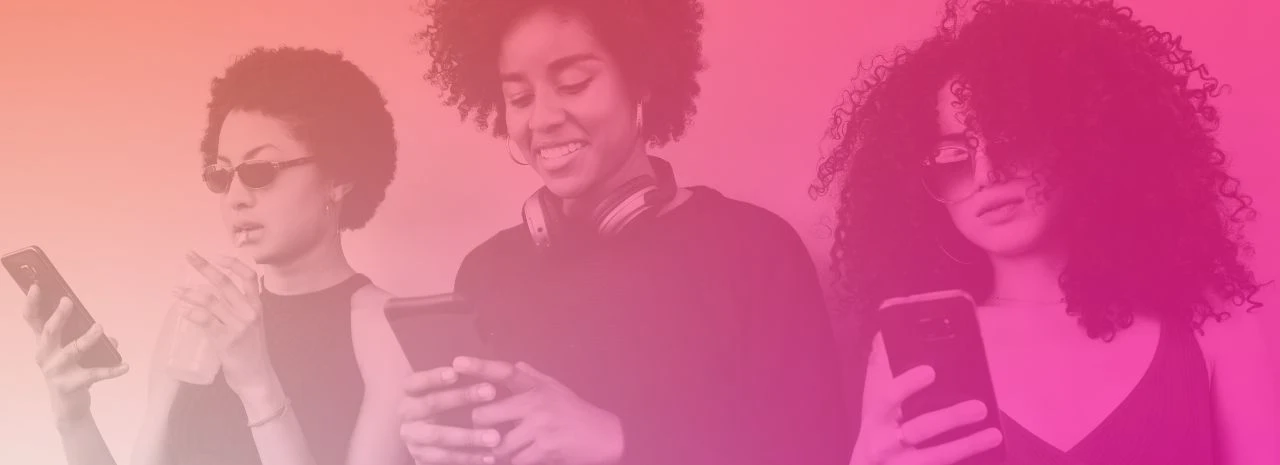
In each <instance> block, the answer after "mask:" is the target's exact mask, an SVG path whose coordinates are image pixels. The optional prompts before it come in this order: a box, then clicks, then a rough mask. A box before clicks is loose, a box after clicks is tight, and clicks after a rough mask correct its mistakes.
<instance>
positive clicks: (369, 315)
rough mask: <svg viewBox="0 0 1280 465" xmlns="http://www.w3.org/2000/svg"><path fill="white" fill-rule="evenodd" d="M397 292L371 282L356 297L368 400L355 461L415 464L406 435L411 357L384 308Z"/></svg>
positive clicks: (355, 330) (354, 322) (354, 314)
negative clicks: (403, 411)
mask: <svg viewBox="0 0 1280 465" xmlns="http://www.w3.org/2000/svg"><path fill="white" fill-rule="evenodd" d="M390 297H391V295H390V294H388V293H386V292H384V291H382V290H380V289H378V288H375V287H373V286H367V287H365V289H362V290H361V291H360V292H357V293H356V294H355V296H353V297H352V302H351V305H352V306H351V308H352V310H351V341H352V345H353V346H354V347H355V355H356V363H357V364H359V366H360V373H361V375H362V376H363V378H364V385H365V391H364V400H363V402H362V403H361V405H360V416H359V417H358V418H357V419H356V426H355V430H354V431H353V432H352V435H351V446H350V447H349V452H348V453H347V463H348V464H349V465H373V464H378V465H395V464H411V463H413V459H412V458H410V457H409V452H408V450H407V449H406V448H405V445H404V442H403V441H401V439H400V416H399V407H400V402H401V400H403V398H404V387H403V385H404V380H405V379H407V378H408V377H409V375H410V374H412V372H413V370H412V369H411V368H410V367H409V360H408V359H407V358H405V355H404V353H403V352H402V351H401V350H400V345H399V344H397V343H396V338H395V334H394V333H393V332H392V331H391V325H390V324H388V323H387V318H386V315H385V314H384V313H383V312H382V310H383V307H384V304H385V303H386V301H387V299H388V298H390Z"/></svg>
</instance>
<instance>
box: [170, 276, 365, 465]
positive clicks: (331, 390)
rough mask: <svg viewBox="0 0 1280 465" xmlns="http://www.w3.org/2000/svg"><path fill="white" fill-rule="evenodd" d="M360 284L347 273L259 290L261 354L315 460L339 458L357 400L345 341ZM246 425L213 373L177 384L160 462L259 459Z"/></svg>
mask: <svg viewBox="0 0 1280 465" xmlns="http://www.w3.org/2000/svg"><path fill="white" fill-rule="evenodd" d="M368 284H369V279H368V278H366V277H364V276H363V275H355V276H352V277H351V278H349V279H347V280H346V281H344V282H342V283H341V284H338V285H336V286H333V287H330V288H328V289H324V290H321V291H317V292H313V293H309V294H299V295H288V296H282V295H275V294H272V293H270V292H266V291H264V292H263V293H262V308H263V312H262V323H263V330H264V331H265V332H266V335H267V352H268V354H269V356H270V357H271V364H272V366H273V367H274V368H275V370H276V374H277V376H279V377H280V384H281V385H282V386H283V387H284V392H285V394H286V395H288V396H289V399H290V402H291V407H290V408H292V409H293V412H294V414H295V415H296V416H297V417H298V423H299V424H301V425H302V432H303V434H304V435H305V436H306V438H307V443H308V445H309V446H310V448H311V452H312V454H313V455H314V457H315V459H316V463H317V464H319V465H329V464H333V465H338V464H342V463H345V462H346V459H347V444H348V443H349V442H350V439H351V432H352V430H353V429H354V428H355V422H356V415H357V414H358V413H359V411H360V401H361V399H362V398H363V397H364V382H363V378H361V376H360V368H359V367H358V366H357V365H356V358H355V351H354V349H353V348H352V345H351V297H352V295H354V294H355V293H356V291H358V290H360V289H361V288H363V287H365V286H366V285H368ZM247 423H248V420H247V418H246V417H245V413H244V407H243V406H242V405H241V403H240V399H239V398H238V397H236V395H235V393H234V392H232V391H231V388H229V387H228V386H227V384H226V381H225V380H223V378H222V374H221V373H219V374H218V377H217V378H216V379H215V380H214V382H213V383H212V384H210V385H208V386H199V385H189V384H183V385H182V388H181V389H179V391H178V395H177V398H176V399H175V400H174V405H173V410H172V411H171V413H170V415H169V427H168V433H167V435H166V440H165V457H166V458H165V461H164V463H166V464H173V465H204V464H208V465H232V464H234V465H242V464H244V465H253V464H259V463H261V462H260V461H259V459H258V451H257V448H256V447H255V446H254V443H253V435H252V433H251V432H250V431H249V427H248V426H247Z"/></svg>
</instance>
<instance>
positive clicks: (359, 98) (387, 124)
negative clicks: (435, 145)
mask: <svg viewBox="0 0 1280 465" xmlns="http://www.w3.org/2000/svg"><path fill="white" fill-rule="evenodd" d="M210 94H211V99H210V101H209V105H208V110H209V120H208V125H207V126H206V127H205V131H204V138H203V140H201V142H200V152H201V154H202V158H203V163H204V164H205V165H206V166H207V165H210V164H213V163H215V162H216V160H217V156H218V135H219V133H220V132H221V131H222V123H223V121H224V120H225V119H226V117H227V115H228V114H229V113H231V112H232V111H235V110H240V111H252V112H259V113H262V114H264V115H267V116H271V117H274V118H279V119H281V120H284V121H286V122H287V123H288V124H290V126H291V127H292V130H293V136H294V137H296V138H298V140H299V141H301V142H302V144H303V145H304V146H305V147H307V149H308V150H309V151H310V152H311V153H312V154H314V155H315V156H316V157H317V159H318V160H317V162H318V166H319V167H320V169H321V170H323V172H324V173H326V174H327V175H329V176H332V177H333V178H334V179H336V180H337V181H339V182H343V183H350V184H351V186H352V188H351V192H350V193H348V194H347V196H346V197H345V198H344V199H343V202H342V204H343V207H342V210H341V217H340V218H339V225H340V227H341V228H342V229H346V230H356V229H360V228H362V227H364V225H365V224H367V223H368V222H369V220H370V219H372V218H373V214H374V212H375V211H377V208H378V206H379V205H380V204H381V203H382V200H383V199H384V198H385V197H386V189H387V186H388V185H390V184H391V181H392V178H393V177H394V176H395V169H396V138H395V126H394V123H393V121H392V118H391V113H389V112H388V111H387V109H386V103H387V102H386V100H385V99H384V98H383V96H382V93H381V91H379V89H378V86H377V85H376V84H374V82H373V81H372V80H371V79H370V78H369V77H368V76H367V75H365V74H364V72H362V71H361V70H360V69H359V68H357V67H356V66H355V65H354V64H351V62H349V61H347V60H346V59H345V58H343V56H342V55H341V54H340V53H330V52H325V51H321V50H314V49H305V48H292V47H281V48H274V49H266V48H261V47H260V48H255V49H253V50H252V51H250V52H249V53H248V54H246V55H244V56H242V57H240V58H239V59H238V60H236V61H235V63H233V64H232V65H231V66H230V67H228V68H227V70H226V72H225V73H224V75H223V76H222V77H218V78H214V79H213V84H212V86H211V91H210Z"/></svg>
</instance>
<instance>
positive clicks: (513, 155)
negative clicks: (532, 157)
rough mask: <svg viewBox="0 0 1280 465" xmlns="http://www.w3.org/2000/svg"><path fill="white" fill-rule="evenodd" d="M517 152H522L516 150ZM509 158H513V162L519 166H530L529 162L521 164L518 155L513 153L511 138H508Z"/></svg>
mask: <svg viewBox="0 0 1280 465" xmlns="http://www.w3.org/2000/svg"><path fill="white" fill-rule="evenodd" d="M516 151H517V152H518V151H520V149H516ZM507 156H509V157H511V161H513V162H515V163H516V164H517V165H520V166H529V162H528V161H525V162H523V163H521V162H520V159H519V158H517V157H516V154H515V153H514V152H512V151H511V138H510V137H508V138H507Z"/></svg>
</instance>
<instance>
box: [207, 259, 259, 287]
mask: <svg viewBox="0 0 1280 465" xmlns="http://www.w3.org/2000/svg"><path fill="white" fill-rule="evenodd" d="M213 260H214V262H215V263H216V264H217V265H218V266H221V267H222V268H224V269H226V270H227V271H229V272H231V276H234V277H235V278H236V280H237V281H239V282H240V289H243V290H244V294H245V295H249V296H254V295H258V293H259V292H260V289H259V286H258V284H259V283H258V272H256V271H253V268H250V267H249V265H245V264H244V262H242V261H240V260H237V259H235V258H233V257H228V256H225V255H224V256H218V257H214V259H213Z"/></svg>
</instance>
